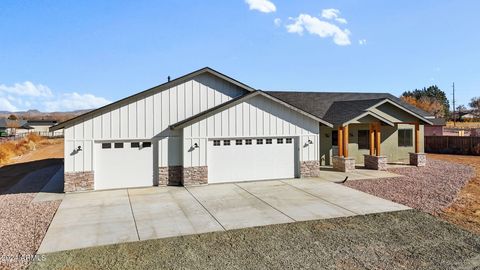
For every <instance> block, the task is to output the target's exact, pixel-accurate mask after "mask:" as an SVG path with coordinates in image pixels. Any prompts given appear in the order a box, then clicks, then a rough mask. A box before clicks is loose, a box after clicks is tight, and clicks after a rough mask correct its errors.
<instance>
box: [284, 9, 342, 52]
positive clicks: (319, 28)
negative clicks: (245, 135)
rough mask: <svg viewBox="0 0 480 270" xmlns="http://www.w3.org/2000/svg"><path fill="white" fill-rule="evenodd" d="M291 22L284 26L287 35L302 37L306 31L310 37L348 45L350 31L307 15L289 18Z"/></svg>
mask: <svg viewBox="0 0 480 270" xmlns="http://www.w3.org/2000/svg"><path fill="white" fill-rule="evenodd" d="M289 19H290V20H291V21H293V22H292V23H291V24H288V25H286V28H287V31H288V32H289V33H297V34H299V35H302V34H303V33H304V31H305V30H306V31H307V32H308V33H310V34H312V35H316V36H319V37H321V38H327V37H332V38H333V42H334V43H335V44H337V45H340V46H346V45H350V44H351V41H350V34H351V33H350V30H348V29H343V30H342V29H341V28H340V27H338V26H336V25H334V24H332V23H329V22H326V21H322V20H320V19H319V18H317V17H313V16H310V15H308V14H300V15H299V16H298V17H296V18H289Z"/></svg>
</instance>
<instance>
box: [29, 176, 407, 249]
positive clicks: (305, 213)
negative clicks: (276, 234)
mask: <svg viewBox="0 0 480 270" xmlns="http://www.w3.org/2000/svg"><path fill="white" fill-rule="evenodd" d="M405 209H410V208H408V207H406V206H403V205H400V204H397V203H394V202H391V201H388V200H384V199H381V198H378V197H375V196H372V195H369V194H366V193H363V192H360V191H357V190H354V189H351V188H348V187H345V186H342V185H338V184H335V183H331V182H328V181H323V180H320V179H290V180H276V181H260V182H244V183H231V184H216V185H208V186H199V187H189V188H184V187H151V188H141V189H128V190H127V189H124V190H110V191H97V192H86V193H76V194H66V195H65V198H64V200H63V201H62V203H61V205H60V207H59V209H58V210H57V213H56V215H55V217H54V219H53V221H52V223H51V224H50V228H49V229H48V231H47V234H46V236H45V238H44V239H43V242H42V244H41V246H40V248H39V250H38V253H48V252H55V251H62V250H69V249H78V248H86V247H92V246H99V245H108V244H114V243H122V242H132V241H140V240H147V239H157V238H164V237H173V236H180V235H189V234H198V233H206V232H214V231H224V230H232V229H240V228H247V227H255V226H264V225H270V224H279V223H288V222H295V221H304V220H316V219H325V218H336V217H346V216H352V215H360V214H369V213H378V212H388V211H398V210H405Z"/></svg>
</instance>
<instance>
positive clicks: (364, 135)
mask: <svg viewBox="0 0 480 270" xmlns="http://www.w3.org/2000/svg"><path fill="white" fill-rule="evenodd" d="M368 133H369V131H368V130H359V131H358V149H370V140H369V139H368Z"/></svg>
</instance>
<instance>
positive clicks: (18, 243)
mask: <svg viewBox="0 0 480 270" xmlns="http://www.w3.org/2000/svg"><path fill="white" fill-rule="evenodd" d="M59 169H61V166H60V165H57V166H50V167H47V168H44V169H40V170H37V171H34V172H32V173H30V174H28V175H27V176H26V177H25V178H23V179H22V180H21V181H20V182H18V184H17V185H15V186H14V187H12V188H11V189H10V190H8V191H7V192H5V193H3V194H0V269H19V268H25V267H26V266H28V264H29V263H30V261H31V260H32V259H33V256H34V255H35V253H36V251H37V249H38V247H39V246H40V243H41V241H42V239H43V237H44V236H45V233H46V231H47V229H48V226H49V225H50V222H51V220H52V218H53V216H54V214H55V211H56V210H57V208H58V206H59V205H60V201H46V202H32V200H33V199H34V198H35V195H36V194H37V193H36V192H38V191H39V190H41V188H42V187H43V186H45V184H46V183H47V182H48V180H50V178H51V177H52V176H53V175H54V174H55V173H56V172H57V171H58V170H59Z"/></svg>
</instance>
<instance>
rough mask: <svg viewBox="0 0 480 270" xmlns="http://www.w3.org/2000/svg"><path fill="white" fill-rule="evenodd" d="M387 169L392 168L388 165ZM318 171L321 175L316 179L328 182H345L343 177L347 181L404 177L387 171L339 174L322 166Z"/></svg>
mask: <svg viewBox="0 0 480 270" xmlns="http://www.w3.org/2000/svg"><path fill="white" fill-rule="evenodd" d="M389 167H393V166H391V165H389ZM404 167H405V165H404ZM320 170H321V174H320V176H319V177H318V178H319V179H321V180H325V181H330V182H340V181H343V180H345V177H348V181H352V180H367V179H378V178H390V177H404V176H403V175H400V174H396V173H392V172H389V171H377V170H369V169H364V168H356V169H355V171H353V172H339V171H335V170H333V168H332V167H329V166H322V168H321V169H320Z"/></svg>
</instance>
